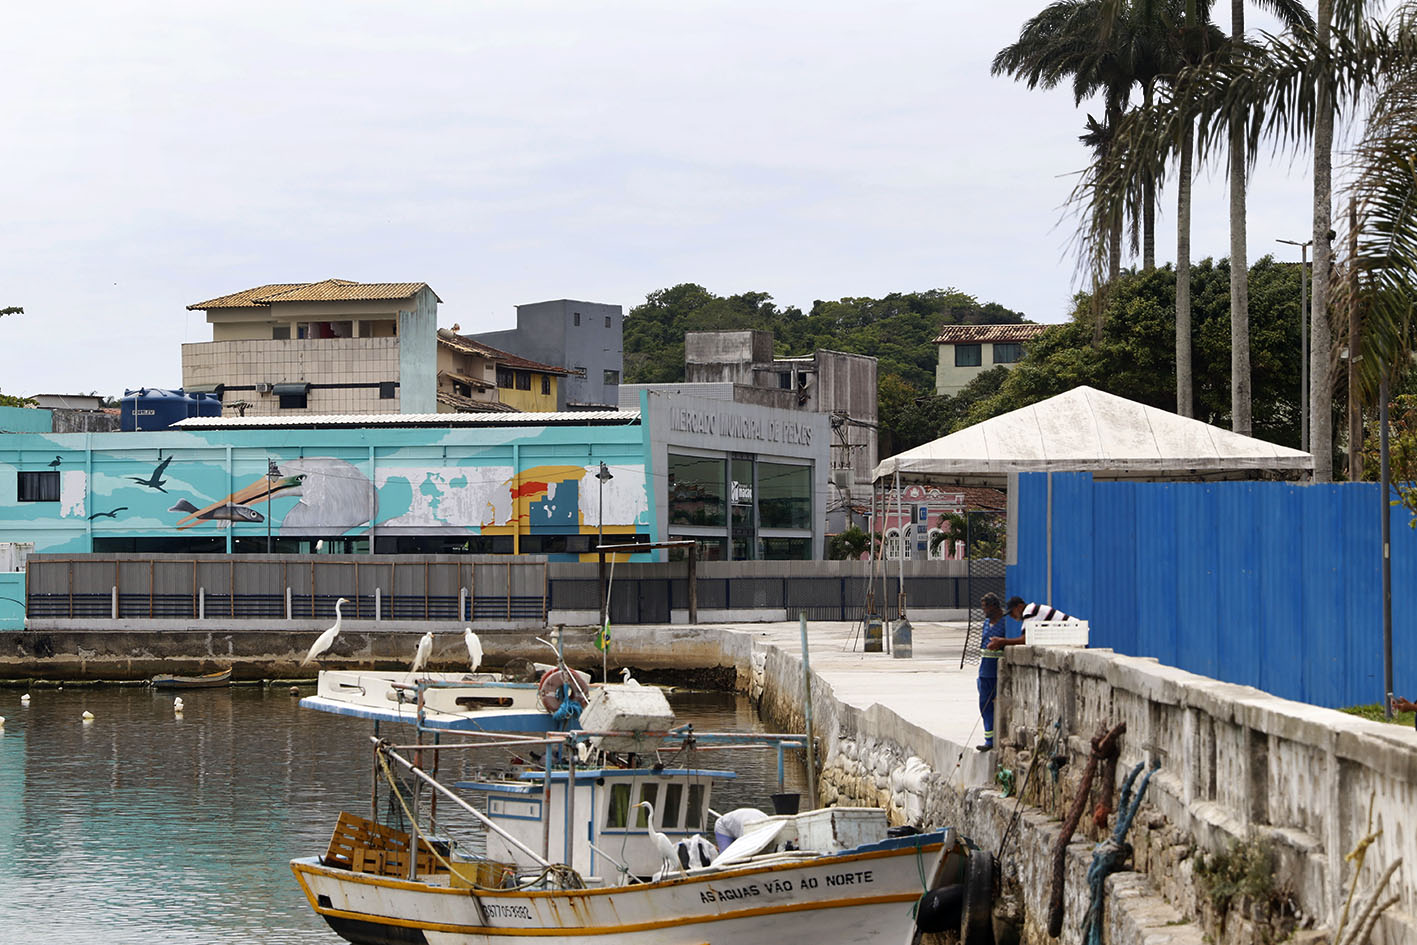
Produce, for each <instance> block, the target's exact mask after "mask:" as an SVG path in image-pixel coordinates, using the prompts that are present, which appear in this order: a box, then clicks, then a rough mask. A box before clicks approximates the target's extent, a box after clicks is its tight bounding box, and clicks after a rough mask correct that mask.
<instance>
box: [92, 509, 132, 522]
mask: <svg viewBox="0 0 1417 945" xmlns="http://www.w3.org/2000/svg"><path fill="white" fill-rule="evenodd" d="M126 511H128V506H126V505H120V506H118V508H116V509H114V510H113V511H111V512H95V513H93V514H92V515H90V516H89V521H90V522H92V521H93V520H94V519H96V518H117V517H118V513H119V512H126Z"/></svg>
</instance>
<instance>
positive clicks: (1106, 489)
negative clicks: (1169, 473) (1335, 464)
mask: <svg viewBox="0 0 1417 945" xmlns="http://www.w3.org/2000/svg"><path fill="white" fill-rule="evenodd" d="M1051 475H1052V481H1053V529H1052V531H1053V594H1052V603H1053V604H1054V605H1055V606H1057V607H1060V608H1062V609H1063V610H1065V611H1067V612H1068V613H1071V614H1074V615H1076V616H1079V617H1084V618H1087V619H1088V620H1089V621H1090V622H1091V625H1092V638H1091V639H1092V644H1093V645H1094V646H1101V647H1111V648H1112V649H1114V650H1116V651H1118V652H1120V653H1126V654H1130V655H1135V656H1152V657H1156V658H1157V659H1159V660H1160V661H1161V662H1163V663H1167V664H1170V665H1173V666H1177V667H1179V668H1181V669H1185V670H1189V671H1191V672H1195V673H1200V674H1202V675H1205V676H1212V677H1215V678H1217V679H1223V680H1225V681H1227V682H1234V683H1241V684H1244V685H1249V686H1256V687H1258V688H1260V689H1264V690H1266V691H1268V692H1272V693H1274V694H1276V695H1279V696H1283V697H1285V698H1289V699H1296V700H1300V701H1303V702H1311V703H1315V704H1318V705H1324V706H1334V707H1337V706H1345V705H1356V704H1361V703H1371V702H1379V701H1381V699H1382V696H1383V661H1382V572H1381V570H1380V569H1381V565H1382V545H1381V537H1380V525H1381V517H1380V516H1381V508H1382V507H1381V505H1380V502H1379V495H1380V489H1379V487H1378V486H1377V485H1375V484H1373V483H1340V484H1331V485H1297V484H1294V483H1285V482H1217V483H1192V482H1099V481H1094V480H1093V479H1092V476H1091V475H1090V474H1088V473H1053V474H1051ZM1048 477H1049V474H1047V473H1028V474H1025V475H1022V476H1020V477H1019V488H1018V496H1017V501H1018V542H1017V546H1016V547H1017V548H1018V560H1017V564H1015V565H1014V566H1012V567H1010V569H1009V574H1008V588H1009V593H1010V594H1019V595H1020V596H1022V597H1024V598H1026V599H1029V600H1040V601H1041V600H1044V599H1045V597H1046V595H1047V581H1048V575H1047V569H1048V560H1047V559H1048V555H1047V539H1046V536H1047V534H1048V521H1047V515H1048V498H1047V496H1048ZM1388 514H1390V515H1391V517H1392V576H1393V578H1392V583H1393V601H1394V603H1393V655H1394V664H1395V667H1394V675H1395V679H1396V688H1397V691H1398V692H1399V693H1400V694H1406V695H1408V696H1409V697H1410V696H1412V695H1413V694H1414V693H1417V646H1414V644H1417V612H1414V609H1413V608H1412V607H1411V606H1410V603H1409V598H1410V595H1411V591H1412V589H1413V588H1417V530H1414V529H1412V528H1410V527H1409V522H1410V521H1411V516H1410V514H1409V513H1408V512H1407V510H1406V509H1404V508H1402V507H1400V506H1399V507H1395V508H1389V513H1388Z"/></svg>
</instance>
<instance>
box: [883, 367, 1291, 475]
mask: <svg viewBox="0 0 1417 945" xmlns="http://www.w3.org/2000/svg"><path fill="white" fill-rule="evenodd" d="M1313 468H1314V459H1313V457H1312V456H1310V455H1309V454H1308V453H1305V452H1302V451H1300V450H1295V449H1289V448H1288V447H1284V446H1277V445H1275V444H1274V443H1269V442H1267V441H1265V440H1257V439H1255V438H1254V437H1249V436H1241V435H1240V434H1238V433H1231V432H1230V431H1229V430H1222V429H1220V428H1219V427H1213V426H1211V425H1210V424H1208V423H1202V422H1201V421H1199V420H1191V419H1188V418H1186V417H1182V416H1178V415H1177V414H1174V413H1171V412H1170V411H1167V410H1160V409H1158V408H1156V407H1148V406H1146V405H1145V404H1139V403H1137V402H1136V401H1132V400H1127V399H1126V398H1125V397H1118V396H1116V395H1115V394H1108V393H1106V392H1104V391H1100V390H1096V389H1094V388H1091V387H1075V388H1073V389H1072V390H1070V391H1068V392H1067V393H1065V394H1059V395H1058V396H1056V397H1050V398H1048V399H1047V400H1041V401H1039V402H1038V403H1036V404H1032V405H1030V406H1027V407H1021V408H1019V409H1018V410H1015V411H1012V412H1010V413H1006V414H1003V415H1001V416H998V417H994V418H993V419H990V420H985V421H984V422H983V423H976V424H975V425H974V426H972V427H966V428H965V429H963V430H959V431H957V432H955V433H951V434H950V435H949V436H943V437H940V438H939V439H938V440H933V441H931V442H929V443H926V444H924V445H923V446H917V447H916V448H915V449H913V450H906V451H905V452H904V453H899V454H897V455H895V456H891V457H888V458H886V459H883V460H882V461H881V462H880V463H878V464H877V466H876V471H875V478H876V480H877V481H880V480H883V479H884V480H887V481H888V482H889V481H891V480H895V481H898V482H911V483H932V482H933V483H942V484H945V483H948V484H956V485H986V486H995V487H1002V486H1004V485H1006V484H1007V482H1008V479H1009V475H1010V474H1011V473H1020V472H1065V471H1066V472H1081V471H1087V472H1091V473H1092V474H1093V476H1094V477H1096V478H1098V479H1237V478H1249V477H1253V476H1257V475H1258V474H1260V473H1278V474H1288V475H1291V476H1293V475H1299V474H1304V473H1308V472H1311V471H1312V470H1313Z"/></svg>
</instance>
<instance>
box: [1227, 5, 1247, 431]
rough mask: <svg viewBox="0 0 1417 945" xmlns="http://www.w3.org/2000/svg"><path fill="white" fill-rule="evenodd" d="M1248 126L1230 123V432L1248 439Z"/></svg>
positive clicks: (1238, 22)
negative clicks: (1246, 168)
mask: <svg viewBox="0 0 1417 945" xmlns="http://www.w3.org/2000/svg"><path fill="white" fill-rule="evenodd" d="M1230 35H1231V36H1232V37H1233V38H1234V40H1235V42H1236V43H1237V44H1238V43H1239V42H1240V41H1241V40H1243V39H1244V37H1245V0H1230ZM1245 186H1246V184H1245V126H1244V123H1243V122H1242V121H1241V120H1240V119H1238V118H1237V119H1235V120H1234V121H1232V122H1231V123H1230V429H1232V430H1234V431H1235V432H1236V433H1239V434H1242V435H1244V436H1249V435H1250V431H1251V429H1252V423H1251V416H1250V403H1251V396H1250V265H1249V252H1248V248H1247V247H1246V245H1245V242H1246V235H1247V234H1246V228H1245Z"/></svg>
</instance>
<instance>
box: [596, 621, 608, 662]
mask: <svg viewBox="0 0 1417 945" xmlns="http://www.w3.org/2000/svg"><path fill="white" fill-rule="evenodd" d="M595 648H596V649H597V650H599V651H600V652H602V653H604V652H605V651H606V650H608V649H610V617H609V616H607V617H606V618H605V623H603V624H602V625H601V627H600V629H599V630H597V631H596V632H595Z"/></svg>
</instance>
